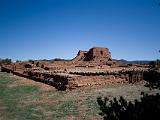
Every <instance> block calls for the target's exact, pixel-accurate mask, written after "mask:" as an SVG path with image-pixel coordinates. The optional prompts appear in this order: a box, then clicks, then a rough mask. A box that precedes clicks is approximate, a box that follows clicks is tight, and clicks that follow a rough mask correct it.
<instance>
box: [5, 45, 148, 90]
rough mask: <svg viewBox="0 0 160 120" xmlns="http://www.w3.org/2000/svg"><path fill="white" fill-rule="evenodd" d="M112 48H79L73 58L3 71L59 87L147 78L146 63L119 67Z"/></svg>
mask: <svg viewBox="0 0 160 120" xmlns="http://www.w3.org/2000/svg"><path fill="white" fill-rule="evenodd" d="M118 65H119V63H118V62H116V61H114V60H112V57H111V53H110V51H109V49H108V48H101V47H93V48H91V49H90V50H89V51H79V52H78V54H77V56H76V57H75V58H74V59H72V60H70V61H53V62H50V61H34V62H18V63H13V64H11V65H3V66H2V71H4V72H11V73H13V74H16V75H19V76H22V77H27V78H29V79H33V80H36V81H39V82H43V83H46V84H50V85H52V86H54V87H56V88H57V89H59V90H60V89H61V90H65V89H73V88H78V87H86V86H95V85H106V84H107V85H109V84H117V83H121V84H122V83H126V82H129V83H134V82H137V81H140V80H142V79H143V72H144V71H146V70H147V69H148V68H145V67H143V66H138V67H136V66H123V67H122V66H121V67H120V66H118Z"/></svg>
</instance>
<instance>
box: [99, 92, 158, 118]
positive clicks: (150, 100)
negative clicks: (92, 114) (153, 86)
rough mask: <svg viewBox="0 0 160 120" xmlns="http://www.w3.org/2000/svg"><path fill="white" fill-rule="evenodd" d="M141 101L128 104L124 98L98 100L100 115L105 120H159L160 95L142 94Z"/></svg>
mask: <svg viewBox="0 0 160 120" xmlns="http://www.w3.org/2000/svg"><path fill="white" fill-rule="evenodd" d="M141 94H142V97H141V101H138V100H136V99H135V100H134V103H132V102H127V100H125V99H124V98H123V97H120V99H119V100H117V99H116V98H114V99H113V100H109V99H108V98H107V97H105V98H104V99H102V98H101V97H98V98H97V103H98V105H99V107H100V111H101V112H100V113H99V114H100V115H101V116H103V118H104V120H158V119H159V118H160V104H159V103H160V95H159V94H158V93H157V94H156V95H148V94H144V93H143V92H142V93H141Z"/></svg>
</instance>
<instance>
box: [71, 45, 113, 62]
mask: <svg viewBox="0 0 160 120" xmlns="http://www.w3.org/2000/svg"><path fill="white" fill-rule="evenodd" d="M111 60H112V58H111V53H110V52H109V49H108V48H100V47H94V48H91V49H90V50H89V51H79V52H78V55H77V56H76V58H75V59H74V61H96V62H107V61H111Z"/></svg>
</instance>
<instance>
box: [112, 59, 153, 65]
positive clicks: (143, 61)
mask: <svg viewBox="0 0 160 120" xmlns="http://www.w3.org/2000/svg"><path fill="white" fill-rule="evenodd" d="M114 60H115V59H114ZM115 61H117V62H121V63H125V64H149V63H150V62H151V60H134V61H127V60H124V59H120V60H115Z"/></svg>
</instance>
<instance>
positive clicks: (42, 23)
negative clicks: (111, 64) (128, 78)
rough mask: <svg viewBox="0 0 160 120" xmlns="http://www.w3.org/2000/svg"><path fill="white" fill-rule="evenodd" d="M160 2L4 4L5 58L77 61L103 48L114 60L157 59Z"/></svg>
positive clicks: (1, 54)
mask: <svg viewBox="0 0 160 120" xmlns="http://www.w3.org/2000/svg"><path fill="white" fill-rule="evenodd" d="M159 2H160V0H0V58H11V59H13V60H28V59H53V58H64V59H72V58H73V57H74V56H75V55H76V54H77V52H78V50H88V49H90V48H91V47H94V46H98V47H107V48H109V49H110V51H111V53H112V58H115V59H127V60H154V59H157V58H159V57H160V53H159V52H158V50H159V49H160V6H159V5H158V3H159Z"/></svg>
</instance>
